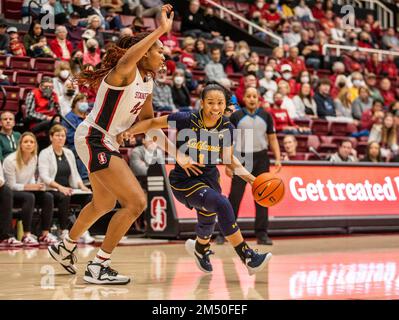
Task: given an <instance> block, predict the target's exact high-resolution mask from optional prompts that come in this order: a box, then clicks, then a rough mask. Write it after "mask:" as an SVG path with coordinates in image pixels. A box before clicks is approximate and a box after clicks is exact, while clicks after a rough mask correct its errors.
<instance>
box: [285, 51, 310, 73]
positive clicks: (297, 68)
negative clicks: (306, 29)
mask: <svg viewBox="0 0 399 320" xmlns="http://www.w3.org/2000/svg"><path fill="white" fill-rule="evenodd" d="M283 63H284V64H289V65H290V66H291V68H292V76H294V77H296V76H297V75H298V74H299V73H300V72H302V71H304V70H306V66H305V63H304V61H303V60H302V58H300V57H299V49H298V48H297V47H292V48H290V50H289V55H288V57H287V59H284V60H283ZM286 80H287V79H286Z"/></svg>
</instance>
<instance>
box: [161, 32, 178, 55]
mask: <svg viewBox="0 0 399 320" xmlns="http://www.w3.org/2000/svg"><path fill="white" fill-rule="evenodd" d="M159 40H161V41H162V43H163V45H164V46H165V47H169V49H170V50H171V51H172V53H176V52H181V48H180V44H179V40H178V39H177V37H176V36H174V35H173V34H172V32H171V31H169V32H168V33H166V34H164V35H163V36H162V37H161V38H159Z"/></svg>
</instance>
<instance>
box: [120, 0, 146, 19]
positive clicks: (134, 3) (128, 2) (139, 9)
mask: <svg viewBox="0 0 399 320" xmlns="http://www.w3.org/2000/svg"><path fill="white" fill-rule="evenodd" d="M124 2H125V4H124V6H125V7H127V11H128V15H131V16H135V17H139V18H142V17H143V12H144V7H143V5H142V4H141V0H125V1H124Z"/></svg>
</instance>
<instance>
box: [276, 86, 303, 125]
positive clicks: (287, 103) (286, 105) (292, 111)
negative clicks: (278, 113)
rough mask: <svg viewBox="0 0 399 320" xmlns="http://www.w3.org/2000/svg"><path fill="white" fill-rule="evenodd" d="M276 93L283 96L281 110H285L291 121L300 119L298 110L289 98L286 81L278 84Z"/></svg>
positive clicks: (288, 88)
mask: <svg viewBox="0 0 399 320" xmlns="http://www.w3.org/2000/svg"><path fill="white" fill-rule="evenodd" d="M278 92H279V93H281V95H282V96H283V103H282V104H281V109H285V110H287V112H288V114H289V116H290V118H291V119H298V118H300V115H299V109H298V108H297V106H296V105H295V104H294V102H293V101H292V99H291V96H290V86H289V84H288V82H287V81H285V80H281V81H280V82H279V83H278Z"/></svg>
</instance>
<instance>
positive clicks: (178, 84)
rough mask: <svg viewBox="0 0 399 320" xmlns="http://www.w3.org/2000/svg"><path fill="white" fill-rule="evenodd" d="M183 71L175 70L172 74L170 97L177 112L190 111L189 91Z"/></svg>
mask: <svg viewBox="0 0 399 320" xmlns="http://www.w3.org/2000/svg"><path fill="white" fill-rule="evenodd" d="M185 80H186V79H185V74H184V70H182V69H176V70H175V73H174V74H173V86H172V97H173V103H174V104H175V106H176V107H177V108H178V109H179V111H190V110H191V107H190V106H191V99H190V91H189V90H188V88H187V86H186V84H185Z"/></svg>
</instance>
